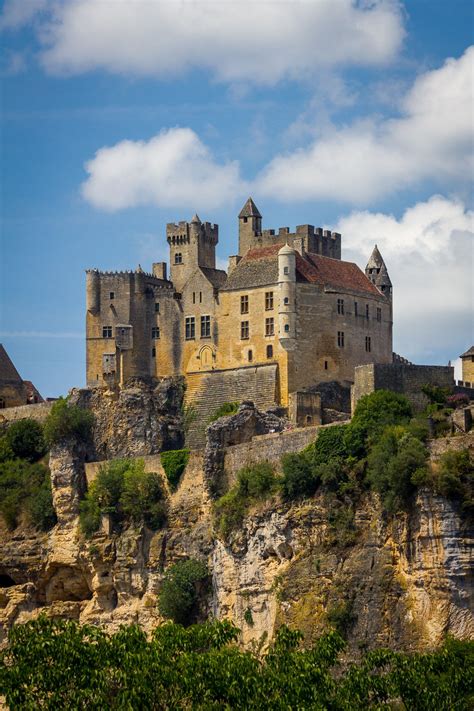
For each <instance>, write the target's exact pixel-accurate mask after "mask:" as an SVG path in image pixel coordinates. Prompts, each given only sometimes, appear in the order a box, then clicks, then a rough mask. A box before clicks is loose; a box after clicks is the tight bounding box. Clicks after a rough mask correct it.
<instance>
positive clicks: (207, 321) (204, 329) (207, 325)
mask: <svg viewBox="0 0 474 711" xmlns="http://www.w3.org/2000/svg"><path fill="white" fill-rule="evenodd" d="M210 337H211V317H210V316H201V338H210Z"/></svg>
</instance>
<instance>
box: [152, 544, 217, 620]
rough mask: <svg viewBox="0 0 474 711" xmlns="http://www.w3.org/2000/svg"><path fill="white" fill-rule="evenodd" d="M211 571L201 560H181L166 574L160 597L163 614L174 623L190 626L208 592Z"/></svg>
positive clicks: (160, 607) (159, 604)
mask: <svg viewBox="0 0 474 711" xmlns="http://www.w3.org/2000/svg"><path fill="white" fill-rule="evenodd" d="M208 582H209V571H208V569H207V566H206V565H205V563H203V562H202V561H200V560H194V559H192V558H191V559H190V560H181V561H178V563H175V564H174V565H172V566H170V567H169V568H168V570H167V571H166V572H165V577H164V580H163V583H162V585H161V589H160V592H159V596H158V606H159V610H160V612H161V614H162V615H163V616H164V617H167V618H168V619H171V620H173V622H179V623H180V624H184V625H189V624H191V623H192V622H194V621H195V619H196V617H197V612H198V602H199V600H200V598H201V597H202V596H203V595H204V594H205V593H206V592H207V587H208Z"/></svg>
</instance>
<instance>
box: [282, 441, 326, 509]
mask: <svg viewBox="0 0 474 711" xmlns="http://www.w3.org/2000/svg"><path fill="white" fill-rule="evenodd" d="M281 464H282V469H283V476H282V478H281V491H282V494H283V497H284V498H285V499H286V500H288V501H291V500H293V499H297V498H299V497H301V496H312V495H313V494H314V493H315V491H316V489H317V488H318V486H319V484H320V480H319V478H318V475H317V473H316V470H315V467H314V466H313V463H312V461H311V454H310V453H308V451H303V452H299V453H288V454H284V455H283V457H282V460H281Z"/></svg>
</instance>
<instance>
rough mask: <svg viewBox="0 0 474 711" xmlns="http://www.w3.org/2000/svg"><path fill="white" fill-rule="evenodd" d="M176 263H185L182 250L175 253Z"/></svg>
mask: <svg viewBox="0 0 474 711" xmlns="http://www.w3.org/2000/svg"><path fill="white" fill-rule="evenodd" d="M174 263H175V264H182V263H183V255H182V254H181V252H176V254H175V255H174Z"/></svg>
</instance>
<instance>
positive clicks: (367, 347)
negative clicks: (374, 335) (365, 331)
mask: <svg viewBox="0 0 474 711" xmlns="http://www.w3.org/2000/svg"><path fill="white" fill-rule="evenodd" d="M365 350H366V351H367V353H370V351H371V350H372V342H371V338H370V336H366V337H365Z"/></svg>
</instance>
